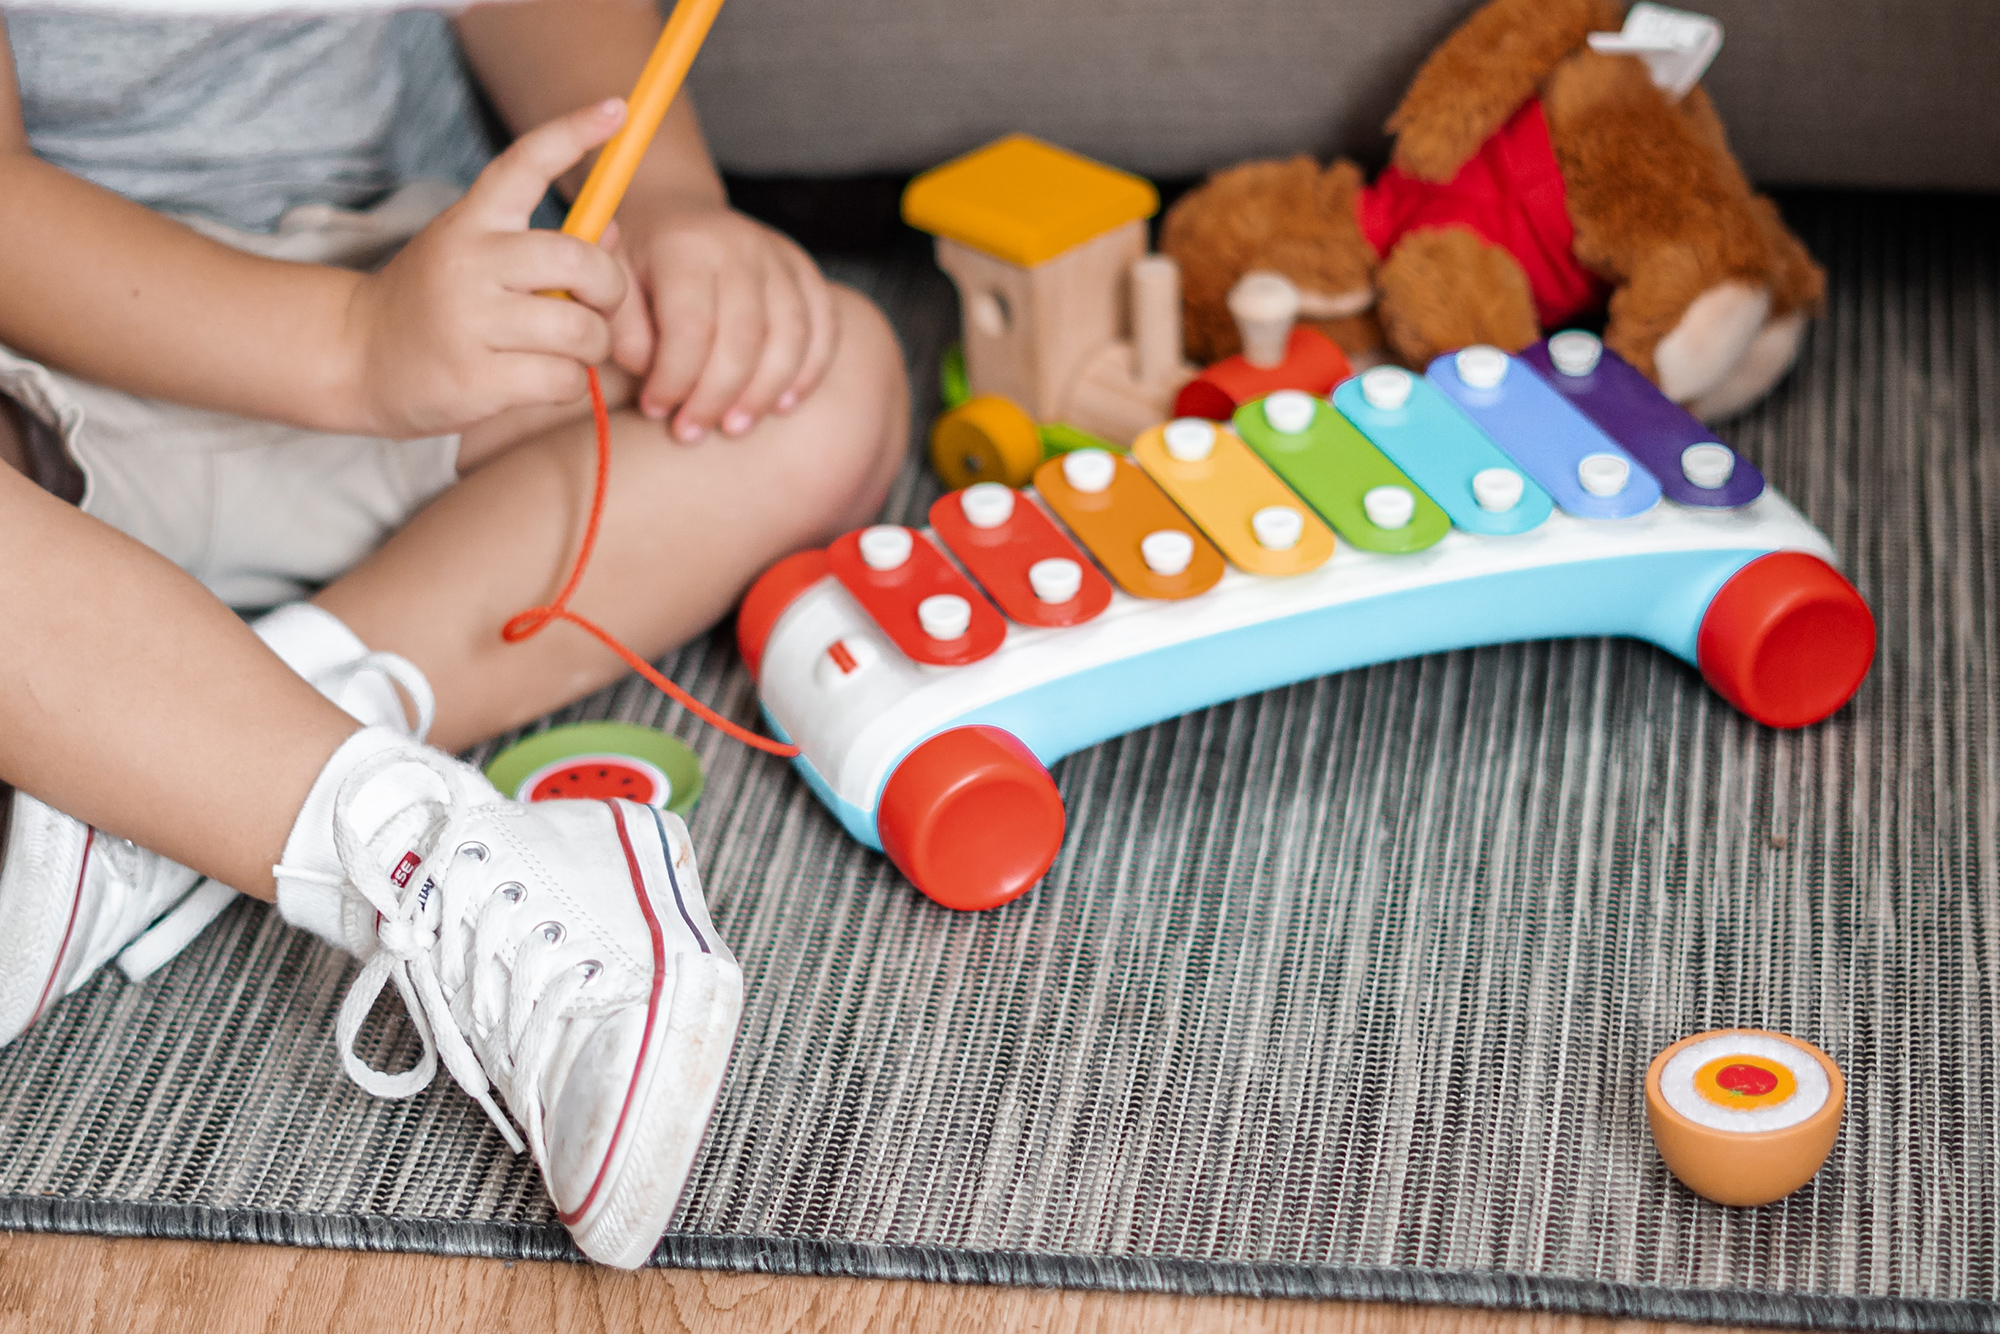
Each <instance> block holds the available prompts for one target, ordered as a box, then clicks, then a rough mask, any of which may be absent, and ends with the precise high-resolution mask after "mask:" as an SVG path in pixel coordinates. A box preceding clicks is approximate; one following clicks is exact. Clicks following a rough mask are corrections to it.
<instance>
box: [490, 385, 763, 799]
mask: <svg viewBox="0 0 2000 1334" xmlns="http://www.w3.org/2000/svg"><path fill="white" fill-rule="evenodd" d="M590 415H591V419H592V421H594V422H595V423H596V426H597V480H596V482H595V484H594V485H593V487H592V489H591V494H590V521H589V523H587V524H585V525H584V529H583V545H582V546H580V547H578V548H577V552H576V563H575V564H573V565H571V566H570V570H569V578H568V579H567V580H566V581H565V582H564V583H563V586H562V592H560V593H557V594H556V598H555V601H553V602H551V603H549V604H548V605H547V606H545V607H530V608H528V610H526V611H524V612H522V613H520V614H519V615H517V616H515V617H514V618H513V619H511V620H509V621H508V622H507V624H506V625H505V626H503V627H501V630H500V637H501V638H502V639H504V640H506V641H507V642H508V643H510V644H518V643H520V642H521V641H522V640H525V639H533V638H534V637H535V636H536V635H538V634H540V633H541V632H542V631H543V630H545V629H547V628H548V626H549V624H550V623H551V622H553V621H568V622H569V623H570V624H571V625H574V626H576V627H577V628H578V629H580V630H582V631H583V632H584V633H585V634H588V635H590V636H591V637H592V638H594V639H596V640H597V642H598V643H600V644H602V645H604V647H606V648H608V649H610V650H611V651H612V652H613V653H615V654H617V655H618V658H619V660H620V661H621V662H623V663H624V664H625V665H626V666H627V667H630V668H631V669H632V670H633V671H635V672H637V673H639V675H641V676H643V677H645V678H646V680H647V681H648V682H650V683H651V684H652V686H653V688H654V689H656V690H659V691H660V692H661V693H663V694H665V695H666V696H667V697H668V698H670V699H673V700H675V701H677V702H678V703H680V704H681V705H682V706H683V707H684V708H686V709H687V710H688V711H689V712H690V713H692V714H694V716H695V717H697V718H699V719H701V720H702V721H703V722H705V723H707V724H708V725H709V726H710V727H718V728H720V729H722V731H724V732H726V733H728V734H729V735H730V736H733V737H735V738H736V739H737V740H738V741H741V742H742V743H743V744H744V745H746V746H754V747H756V748H757V749H758V750H761V751H764V752H765V753H767V754H770V755H782V756H785V757H786V758H787V759H789V758H790V757H792V756H794V755H796V754H798V753H799V748H798V747H797V746H790V745H786V744H785V743H784V742H782V741H773V740H771V739H770V738H769V737H761V736H758V735H757V734H756V733H755V732H752V731H751V730H750V729H748V728H746V727H741V726H738V725H737V724H735V723H732V722H730V721H729V720H728V719H727V718H725V717H723V716H722V715H721V714H719V713H717V712H716V711H715V710H714V709H711V708H709V707H708V706H707V705H706V704H703V703H702V702H701V701H700V700H698V699H696V698H695V697H694V696H693V695H690V694H688V692H687V691H685V690H682V689H681V688H680V687H679V686H677V685H675V684H674V683H673V682H672V681H669V680H668V679H667V678H666V677H665V676H664V675H662V674H661V673H660V671H659V669H658V668H656V667H654V666H653V665H652V664H651V663H649V662H647V661H646V660H645V659H644V658H642V657H640V656H639V655H638V654H636V653H634V652H633V651H632V650H631V649H629V648H626V647H625V646H624V645H623V644H621V643H619V642H618V639H617V637H616V636H615V635H613V634H612V633H611V632H610V631H609V630H606V629H605V628H604V627H603V626H601V625H599V624H597V622H595V621H593V620H590V619H589V618H588V617H584V616H579V615H578V614H577V613H575V612H573V611H571V610H570V607H569V600H570V597H571V595H573V594H574V593H575V592H576V586H577V585H578V584H580V583H582V582H583V572H584V570H585V569H586V568H588V566H589V565H590V556H591V552H592V551H593V550H595V549H596V547H597V530H598V529H599V528H600V527H601V526H602V525H603V522H604V496H605V492H606V490H607V489H608V487H609V483H610V481H611V414H610V412H609V411H608V410H606V408H605V406H604V387H603V386H602V385H600V384H599V383H598V382H597V368H596V367H595V366H592V367H590Z"/></svg>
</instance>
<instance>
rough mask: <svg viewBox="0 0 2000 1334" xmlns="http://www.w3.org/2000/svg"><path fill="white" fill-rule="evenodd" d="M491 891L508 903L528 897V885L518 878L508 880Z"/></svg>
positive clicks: (517, 901)
mask: <svg viewBox="0 0 2000 1334" xmlns="http://www.w3.org/2000/svg"><path fill="white" fill-rule="evenodd" d="M493 892H494V893H495V894H498V895H499V896H500V897H501V898H503V899H505V900H507V902H509V903H519V902H520V901H521V900H522V899H525V898H527V897H528V887H527V886H526V885H524V884H522V883H521V882H520V881H518V880H509V881H508V882H507V883H506V884H504V885H502V886H500V888H498V889H496V890H494V891H493Z"/></svg>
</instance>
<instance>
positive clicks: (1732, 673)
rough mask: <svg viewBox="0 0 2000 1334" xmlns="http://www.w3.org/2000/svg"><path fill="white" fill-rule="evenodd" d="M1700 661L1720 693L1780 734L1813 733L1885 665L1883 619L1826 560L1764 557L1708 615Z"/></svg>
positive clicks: (1739, 575)
mask: <svg viewBox="0 0 2000 1334" xmlns="http://www.w3.org/2000/svg"><path fill="white" fill-rule="evenodd" d="M1695 660H1696V661H1697V662H1699V663H1700V664H1701V674H1702V675H1703V676H1704V677H1706V678H1707V679H1708V683H1709V684H1710V685H1711V686H1713V687H1715V693H1717V694H1718V695H1721V696H1722V697H1723V698H1724V699H1726V700H1728V701H1729V702H1730V703H1731V704H1734V705H1735V706H1736V707H1737V708H1739V709H1741V710H1742V711H1743V712H1745V713H1747V714H1749V715H1750V716H1751V717H1752V718H1755V719H1756V720H1757V721H1758V722H1760V723H1764V724H1767V725H1769V726H1771V727H1804V726H1805V725H1806V724H1807V723H1816V722H1818V721H1819V720H1820V719H1822V718H1824V717H1826V716H1827V715H1828V714H1830V713H1832V712H1833V711H1834V710H1835V709H1837V708H1839V707H1840V706H1841V705H1843V704H1845V703H1846V702H1847V701H1848V699H1849V698H1850V697H1851V696H1852V695H1853V694H1854V692H1855V690H1856V689H1857V688H1859V686H1860V685H1861V679H1862V678H1863V677H1865V676H1867V675H1868V668H1869V666H1870V665H1871V664H1872V663H1873V662H1874V661H1875V617H1874V616H1873V615H1872V614H1871V613H1870V612H1869V610H1868V604H1867V603H1865V602H1863V601H1862V600H1861V595H1860V594H1859V593H1857V592H1855V591H1854V585H1852V584H1850V583H1848V582H1847V580H1845V579H1843V578H1842V577H1841V575H1840V572H1839V571H1838V570H1835V569H1834V568H1833V567H1832V566H1831V565H1828V564H1827V563H1826V562H1825V561H1823V560H1820V559H1819V558H1818V557H1816V556H1808V555H1806V554H1804V553H1803V552H1798V551H1779V552H1774V553H1773V554H1771V555H1769V556H1760V557H1758V558H1757V559H1756V560H1753V561H1751V562H1750V563H1749V564H1748V565H1746V566H1744V567H1743V568H1742V569H1740V570H1738V571H1737V572H1736V573H1735V574H1733V575H1731V576H1730V578H1729V582H1728V583H1726V584H1724V585H1723V586H1722V589H1721V591H1720V592H1718V593H1717V594H1716V595H1715V599H1714V600H1713V601H1712V602H1710V603H1709V604H1708V611H1707V612H1706V613H1705V614H1704V615H1703V616H1702V620H1701V633H1700V636H1699V637H1698V638H1697V639H1696V641H1695Z"/></svg>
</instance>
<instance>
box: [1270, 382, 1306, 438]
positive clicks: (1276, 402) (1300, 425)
mask: <svg viewBox="0 0 2000 1334" xmlns="http://www.w3.org/2000/svg"><path fill="white" fill-rule="evenodd" d="M1316 410H1317V409H1316V407H1315V405H1314V402H1313V396H1312V395H1311V394H1304V393H1300V392H1299V391H1298V390H1296V389H1280V390H1279V391H1278V392H1277V393H1275V394H1273V395H1271V396H1270V397H1269V398H1267V399H1265V400H1264V420H1265V421H1267V422H1269V423H1270V424H1271V429H1272V430H1274V431H1276V432H1277V433H1278V434H1280V435H1298V434H1300V433H1301V432H1303V431H1304V430H1305V429H1306V428H1307V427H1308V426H1311V425H1312V424H1313V413H1314V412H1315V411H1316Z"/></svg>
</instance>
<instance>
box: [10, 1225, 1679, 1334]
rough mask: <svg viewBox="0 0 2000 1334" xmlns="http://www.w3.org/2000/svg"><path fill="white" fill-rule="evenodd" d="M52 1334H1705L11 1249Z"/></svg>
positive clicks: (22, 1300)
mask: <svg viewBox="0 0 2000 1334" xmlns="http://www.w3.org/2000/svg"><path fill="white" fill-rule="evenodd" d="M53 1329H63V1330H70V1329H96V1330H107V1331H120V1334H124V1332H125V1331H130V1332H131V1334H153V1332H154V1331H161V1332H164V1331H180V1330H190V1331H193V1330H199V1331H202V1332H203V1334H247V1332H248V1331H260V1332H269V1334H278V1332H280V1331H301V1332H303V1334H362V1332H363V1331H375V1330H397V1331H412V1334H433V1332H436V1334H449V1332H452V1331H460V1330H465V1331H482V1332H488V1331H490V1332H492V1334H500V1332H501V1331H534V1334H595V1332H596V1331H599V1330H617V1331H628V1330H629V1331H647V1332H648V1334H673V1332H674V1331H689V1332H690V1334H710V1332H711V1331H760V1332H761V1331H773V1332H774V1334H775V1332H778V1331H782V1332H783V1334H819V1332H820V1331H835V1330H838V1331H842V1332H843V1334H846V1332H848V1331H853V1332H855V1334H878V1332H879V1334H888V1332H889V1331H897V1332H898V1334H903V1332H909V1334H922V1332H928V1331H939V1332H940V1334H972V1331H985V1330H1007V1331H1012V1330H1024V1331H1035V1334H1139V1331H1148V1332H1149V1334H1150V1332H1151V1331H1160V1330H1172V1331H1186V1332H1187V1334H1211V1332H1212V1331H1213V1332H1215V1334H1220V1331H1224V1330H1228V1331H1252V1332H1253V1334H1362V1332H1363V1331H1366V1332H1367V1334H1696V1331H1694V1330H1693V1329H1692V1328H1691V1327H1687V1326H1676V1325H1658V1324H1645V1323H1639V1322H1631V1321H1626V1322H1614V1321H1610V1320H1596V1319H1585V1318H1580V1317H1566V1316H1538V1315H1514V1314H1503V1313H1496V1312H1484V1311H1450V1310H1441V1309H1435V1308H1428V1307H1412V1306H1385V1305H1368V1304H1362V1303H1335V1302H1288V1301H1252V1300H1249V1299H1247V1298H1227V1297H1162V1296H1144V1297H1135V1296H1116V1295H1111V1294H1107V1293H1096V1292H1064V1291H1051V1290H1047V1289H1035V1288H977V1287H950V1286H945V1285H941V1284H930V1283H902V1282H893V1283H892V1282H881V1281H872V1280H858V1279H813V1278H766V1277H761V1276H756V1275H744V1274H718V1273H707V1272H701V1271H693V1270H667V1271H661V1270H652V1271H648V1272H645V1273H640V1274H623V1273H617V1272H614V1271H611V1270H604V1269H595V1268H588V1267H585V1266H582V1265H567V1264H530V1263H525V1262H524V1263H518V1264H510V1263H504V1262H501V1261H498V1260H440V1259H435V1258H432V1257H429V1256H417V1255H363V1254H357V1253H354V1252H349V1251H301V1250H287V1249H284V1248H281V1247H275V1246H227V1245H218V1244H214V1243H208V1242H165V1241H107V1240H103V1239H101V1238H96V1237H47V1236H30V1235H22V1234H0V1334H13V1332H14V1331H17V1330H19V1331H36V1332H37V1334H39V1332H40V1331H44V1330H53ZM1700 1334H1717V1332H1716V1331H1715V1330H1713V1329H1704V1330H1702V1331H1700Z"/></svg>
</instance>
